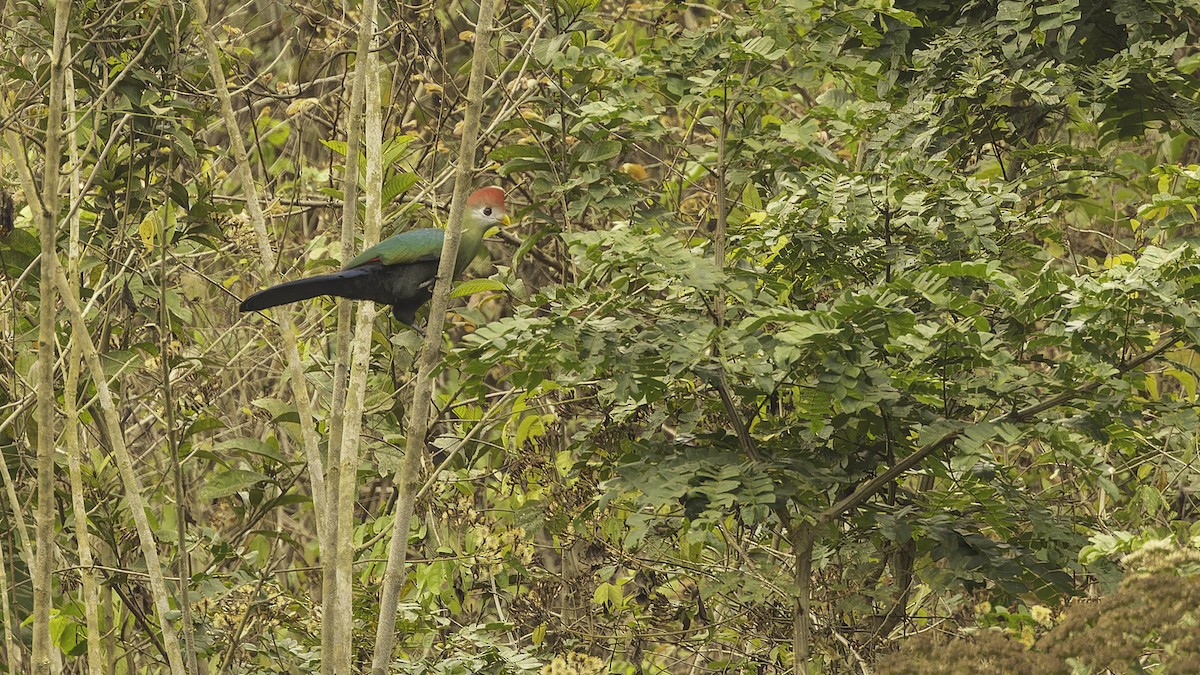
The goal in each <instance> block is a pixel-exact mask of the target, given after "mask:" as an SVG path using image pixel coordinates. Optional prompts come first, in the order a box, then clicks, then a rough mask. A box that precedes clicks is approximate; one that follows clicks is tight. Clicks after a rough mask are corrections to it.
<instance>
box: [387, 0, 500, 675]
mask: <svg viewBox="0 0 1200 675" xmlns="http://www.w3.org/2000/svg"><path fill="white" fill-rule="evenodd" d="M495 11H496V3H495V0H480V3H479V21H478V22H477V23H476V25H475V49H474V52H473V54H472V55H471V80H470V82H469V83H468V85H467V110H466V117H465V119H464V120H463V135H462V145H460V146H459V148H458V167H457V170H456V171H455V174H454V196H453V198H452V199H451V200H450V221H449V222H448V223H447V224H446V238H445V240H444V241H443V243H442V257H441V260H440V262H439V263H438V276H437V283H436V284H435V285H434V287H433V298H432V299H431V301H430V304H429V323H428V325H427V326H426V328H425V344H424V345H423V347H422V349H421V357H420V362H419V364H418V367H417V380H416V386H415V387H414V388H413V402H412V405H411V406H410V407H409V410H410V412H409V420H408V429H406V430H405V437H406V438H405V445H404V459H403V460H402V463H401V467H400V472H399V475H398V476H397V477H396V489H397V490H399V495H398V497H397V499H396V516H395V520H394V521H393V524H392V543H391V546H390V547H389V550H388V564H387V572H386V573H385V575H384V580H383V596H382V598H381V600H380V605H379V626H378V629H377V632H376V633H375V653H374V657H373V659H372V661H371V672H372V674H373V675H386V673H387V671H388V664H390V663H391V660H392V650H393V648H394V647H395V645H396V608H397V607H398V606H399V602H400V589H401V588H402V587H403V586H404V580H405V577H406V575H407V571H408V566H407V556H408V530H409V526H410V525H411V524H412V515H413V507H414V505H415V499H414V498H415V496H416V491H417V488H418V487H419V485H420V482H419V481H420V469H421V456H422V454H423V453H424V451H425V433H426V432H427V431H428V429H429V410H430V403H431V401H430V399H431V396H432V392H433V370H434V368H435V367H436V366H437V363H438V359H439V357H440V356H441V351H442V329H443V328H444V326H445V323H446V307H447V306H448V305H449V301H450V286H451V283H452V282H453V278H454V261H455V259H456V257H457V255H458V244H459V241H460V240H461V239H462V221H463V214H464V213H465V212H466V208H467V195H468V194H469V193H470V191H471V182H472V179H473V177H474V173H475V171H474V169H475V148H476V144H477V142H478V139H479V116H480V113H481V111H482V109H483V91H484V83H485V80H486V79H487V72H486V71H487V59H488V52H489V49H490V43H491V36H492V20H493V18H494V14H495Z"/></svg>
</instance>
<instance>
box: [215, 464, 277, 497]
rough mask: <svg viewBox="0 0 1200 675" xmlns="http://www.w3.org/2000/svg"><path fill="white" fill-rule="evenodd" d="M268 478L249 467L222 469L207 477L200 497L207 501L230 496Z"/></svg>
mask: <svg viewBox="0 0 1200 675" xmlns="http://www.w3.org/2000/svg"><path fill="white" fill-rule="evenodd" d="M267 480H269V479H268V477H267V476H266V475H264V474H261V473H259V472H257V471H250V470H247V469H230V470H228V471H221V472H218V473H217V474H216V475H215V476H210V477H208V478H207V479H205V481H204V483H203V484H202V485H201V486H200V492H199V497H200V499H201V500H205V501H208V500H213V499H220V498H221V497H228V496H229V495H232V494H235V493H237V492H240V491H242V490H245V489H247V488H251V487H254V486H255V485H258V484H259V483H262V482H265V481H267Z"/></svg>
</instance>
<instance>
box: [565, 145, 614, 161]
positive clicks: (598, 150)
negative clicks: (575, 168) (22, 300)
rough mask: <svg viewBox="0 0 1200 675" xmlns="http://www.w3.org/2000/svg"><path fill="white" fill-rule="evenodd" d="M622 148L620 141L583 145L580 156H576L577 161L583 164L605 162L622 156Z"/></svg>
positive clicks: (579, 152)
mask: <svg viewBox="0 0 1200 675" xmlns="http://www.w3.org/2000/svg"><path fill="white" fill-rule="evenodd" d="M621 148H622V145H621V142H620V141H597V142H595V143H582V144H581V146H580V150H579V151H578V154H577V155H576V156H575V160H576V161H578V162H580V163H583V164H590V163H592V162H603V161H605V160H609V159H612V158H613V157H616V156H617V155H619V154H621Z"/></svg>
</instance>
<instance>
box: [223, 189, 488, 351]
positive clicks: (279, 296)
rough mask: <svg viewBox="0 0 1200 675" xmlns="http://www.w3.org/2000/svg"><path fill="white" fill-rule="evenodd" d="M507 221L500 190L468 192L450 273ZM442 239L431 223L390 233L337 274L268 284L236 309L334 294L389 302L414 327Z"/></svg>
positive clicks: (468, 261) (429, 293)
mask: <svg viewBox="0 0 1200 675" xmlns="http://www.w3.org/2000/svg"><path fill="white" fill-rule="evenodd" d="M509 223H510V221H509V218H508V215H507V214H506V213H505V211H504V190H501V189H500V188H498V187H495V186H492V187H485V188H482V189H479V190H476V191H475V192H474V193H472V194H471V196H470V197H468V198H467V213H466V215H465V216H464V217H463V229H462V240H461V241H460V242H459V246H458V258H457V259H456V260H455V261H454V276H455V277H458V275H459V274H460V273H462V271H463V270H464V269H466V268H467V265H469V264H471V261H472V260H474V259H475V254H476V253H478V252H479V247H480V245H481V244H482V242H483V235H484V233H485V232H487V231H488V228H490V227H492V226H493V225H508V224H509ZM444 239H445V231H444V230H441V229H438V228H434V227H426V228H421V229H417V230H409V231H407V232H401V233H399V234H395V235H392V236H391V237H388V238H387V239H384V240H383V241H381V242H379V243H378V244H375V245H374V246H372V247H371V248H368V249H367V250H365V251H363V252H362V253H359V254H358V255H357V256H355V257H354V259H353V260H351V261H350V262H349V263H347V264H346V266H345V267H343V268H342V270H341V271H340V272H334V273H333V274H322V275H320V276H315V277H308V278H306V279H297V280H295V281H288V282H285V283H282V284H279V285H278V286H272V287H270V288H268V289H266V290H263V291H259V292H257V293H255V294H254V295H251V296H250V297H248V298H246V299H245V300H243V301H242V304H241V306H240V307H239V308H238V309H239V310H241V311H243V312H254V311H257V310H261V309H266V308H268V307H275V306H277V305H284V304H287V303H289V302H296V301H299V300H307V299H309V298H315V297H317V296H318V295H334V296H337V297H339V298H349V299H351V300H372V301H374V302H378V303H382V304H384V305H391V306H392V314H393V315H394V316H395V317H396V319H397V320H399V321H400V322H401V323H404V324H406V325H408V326H411V327H412V328H414V329H415V328H416V325H415V324H414V322H415V321H416V313H417V309H418V308H420V307H421V305H423V304H425V303H426V302H428V301H429V299H430V298H431V297H433V282H434V278H435V277H437V270H438V261H439V260H440V259H441V257H442V241H443V240H444Z"/></svg>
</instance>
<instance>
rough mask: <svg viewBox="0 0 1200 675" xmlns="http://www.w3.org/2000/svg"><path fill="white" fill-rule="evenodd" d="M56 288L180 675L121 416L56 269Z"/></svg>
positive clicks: (158, 563) (64, 279) (162, 586)
mask: <svg viewBox="0 0 1200 675" xmlns="http://www.w3.org/2000/svg"><path fill="white" fill-rule="evenodd" d="M54 276H55V279H54V282H55V284H57V285H58V290H59V292H60V293H61V294H62V298H63V304H64V305H66V308H67V311H68V313H70V315H71V329H72V333H71V334H72V339H74V340H76V341H77V342H79V344H80V347H81V348H82V349H83V358H84V362H85V363H86V364H87V367H88V372H89V374H90V375H91V376H92V382H93V384H95V386H96V394H97V396H98V398H99V401H100V412H101V415H102V417H103V418H104V431H105V433H106V434H108V442H109V445H110V446H111V448H112V451H113V455H114V458H115V459H116V464H117V471H118V472H119V473H120V474H121V482H122V484H123V485H124V487H125V501H127V502H128V503H129V511H130V515H131V516H132V518H133V524H134V527H135V529H136V530H137V534H138V544H139V545H140V547H141V550H142V557H143V558H144V559H145V562H146V574H147V577H148V578H149V581H150V595H151V600H152V601H153V603H154V609H155V613H156V614H157V615H158V622H159V625H160V627H161V628H162V642H163V649H164V651H166V654H167V662H168V663H169V664H170V668H171V672H172V673H173V674H174V675H183V673H184V667H183V656H182V654H181V653H180V650H179V636H178V634H177V633H176V632H175V625H174V623H172V620H171V608H170V604H169V602H168V598H169V597H170V595H169V594H168V592H167V584H166V579H165V578H164V577H163V573H162V562H161V559H160V558H159V556H158V544H157V542H156V541H155V539H154V531H153V530H152V529H150V519H149V518H148V517H147V516H146V500H145V498H144V497H143V496H142V482H141V479H140V478H139V477H138V474H137V471H136V470H135V469H134V468H133V456H132V455H131V454H130V453H129V447H128V446H127V445H126V444H125V434H124V432H123V430H122V427H121V419H120V416H119V415H117V406H116V402H115V401H114V400H113V396H112V391H111V390H110V389H109V387H108V378H107V377H106V375H105V373H104V365H103V364H102V363H101V362H100V353H99V352H98V351H97V350H96V345H95V343H93V342H92V335H91V333H89V332H88V326H87V321H86V320H85V319H84V316H83V309H82V308H81V307H80V305H79V299H78V298H76V297H75V295H74V292H73V290H74V289H73V288H72V286H71V284H70V282H68V281H67V277H66V275H65V274H63V271H62V269H61V268H56V269H55V275H54Z"/></svg>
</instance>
